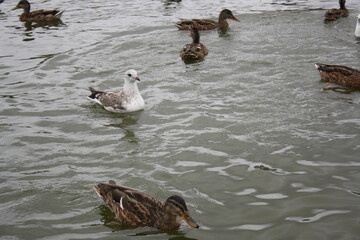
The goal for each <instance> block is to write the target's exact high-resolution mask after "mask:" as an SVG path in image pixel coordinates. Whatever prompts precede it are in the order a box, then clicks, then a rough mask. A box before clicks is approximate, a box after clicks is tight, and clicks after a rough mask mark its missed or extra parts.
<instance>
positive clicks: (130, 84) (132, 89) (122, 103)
mask: <svg viewBox="0 0 360 240" xmlns="http://www.w3.org/2000/svg"><path fill="white" fill-rule="evenodd" d="M139 81H140V78H139V77H138V74H137V72H136V70H134V69H129V70H127V71H126V72H125V77H124V87H123V89H122V90H119V91H113V92H104V91H98V90H95V89H94V88H92V87H89V90H90V92H91V94H90V95H89V96H88V98H89V99H90V100H91V101H93V102H96V103H98V104H100V105H101V106H103V107H104V108H105V109H106V110H107V111H110V112H115V113H124V112H135V111H139V110H142V109H144V107H145V102H144V99H143V98H142V96H141V94H140V91H139V88H138V86H137V82H139Z"/></svg>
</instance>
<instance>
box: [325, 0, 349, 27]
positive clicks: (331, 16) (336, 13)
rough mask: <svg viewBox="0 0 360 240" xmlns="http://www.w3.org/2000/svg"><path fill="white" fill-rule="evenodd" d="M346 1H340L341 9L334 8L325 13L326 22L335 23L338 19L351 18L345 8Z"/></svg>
mask: <svg viewBox="0 0 360 240" xmlns="http://www.w3.org/2000/svg"><path fill="white" fill-rule="evenodd" d="M345 2H346V0H339V5H340V8H339V9H336V8H332V9H330V10H328V11H327V12H326V13H325V20H324V21H325V22H331V21H335V20H336V19H338V18H342V17H347V16H349V10H348V9H347V8H346V7H345Z"/></svg>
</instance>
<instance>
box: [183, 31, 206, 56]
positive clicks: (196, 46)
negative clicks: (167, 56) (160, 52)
mask: <svg viewBox="0 0 360 240" xmlns="http://www.w3.org/2000/svg"><path fill="white" fill-rule="evenodd" d="M191 37H192V39H193V42H192V43H188V44H186V45H185V46H184V47H183V48H182V49H181V51H180V57H181V59H182V60H183V61H201V60H203V59H204V57H205V56H206V55H207V54H208V52H209V51H208V49H207V48H206V46H205V45H204V44H202V43H201V42H200V34H199V30H198V29H197V28H196V27H192V28H191Z"/></svg>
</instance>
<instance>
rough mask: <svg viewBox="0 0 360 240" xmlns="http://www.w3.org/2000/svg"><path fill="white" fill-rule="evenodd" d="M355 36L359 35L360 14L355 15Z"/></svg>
mask: <svg viewBox="0 0 360 240" xmlns="http://www.w3.org/2000/svg"><path fill="white" fill-rule="evenodd" d="M355 37H360V14H359V15H358V16H357V21H356V28H355Z"/></svg>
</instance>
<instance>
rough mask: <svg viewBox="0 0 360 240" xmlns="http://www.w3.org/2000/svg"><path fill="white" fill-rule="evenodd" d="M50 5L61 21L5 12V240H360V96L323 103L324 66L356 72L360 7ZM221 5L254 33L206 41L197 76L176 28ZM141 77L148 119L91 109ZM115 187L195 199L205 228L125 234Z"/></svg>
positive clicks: (0, 123) (0, 17) (1, 226)
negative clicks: (98, 90)
mask: <svg viewBox="0 0 360 240" xmlns="http://www.w3.org/2000/svg"><path fill="white" fill-rule="evenodd" d="M46 3H47V4H46V5H47V7H49V8H55V7H58V6H61V9H65V13H64V15H63V19H62V21H63V23H60V24H59V25H54V26H53V25H51V26H49V25H48V26H37V25H34V24H31V25H29V26H26V25H25V24H24V23H22V22H20V21H19V19H18V16H17V14H16V13H14V12H10V11H8V9H11V8H12V7H13V4H14V2H12V1H4V2H3V3H2V4H1V5H0V10H1V12H0V21H1V24H0V29H1V35H0V38H1V40H2V41H1V47H0V59H1V63H0V79H1V82H2V88H1V89H0V99H1V104H2V105H1V109H0V132H1V136H0V151H1V158H0V172H1V174H0V189H1V191H0V215H1V216H2V217H1V218H0V232H1V236H2V237H3V238H9V239H75V238H76V239H119V238H121V239H127V238H131V239H141V238H144V236H146V238H153V239H207V240H211V239H222V238H224V239H238V238H239V236H241V238H244V239H254V240H256V239H264V236H266V238H267V239H305V237H304V235H303V234H304V227H306V239H318V238H319V236H321V237H323V238H326V239H332V238H334V236H337V238H342V239H354V238H356V237H357V236H358V235H359V234H358V233H359V230H358V226H357V225H356V224H354V222H356V221H357V219H358V212H359V210H360V208H359V196H360V194H359V192H360V179H359V169H358V168H359V164H360V163H359V161H360V160H359V157H358V156H359V155H360V145H359V142H360V133H359V127H360V111H359V110H360V109H359V106H360V92H359V91H353V89H349V88H342V87H340V86H336V88H335V89H333V91H324V90H323V89H322V88H323V87H324V83H322V82H320V81H319V80H320V77H319V74H318V72H317V70H316V69H315V68H314V63H315V62H324V63H329V64H341V65H348V66H353V67H355V68H356V67H357V65H358V63H359V56H358V53H359V51H360V48H359V47H360V45H359V39H356V38H354V29H355V24H356V16H357V12H356V9H359V7H360V2H358V1H348V2H347V4H348V8H349V9H350V16H349V17H348V18H344V19H341V20H339V21H336V22H333V23H331V24H326V25H324V23H323V15H324V12H325V10H317V9H329V8H332V7H336V5H337V3H336V4H335V5H334V2H330V1H310V0H309V1H302V0H298V1H281V0H280V1H273V0H264V1H226V2H221V1H211V2H208V1H202V2H199V1H190V0H187V1H181V2H172V1H166V0H159V1H144V0H135V1H127V2H124V1H112V0H110V1H105V2H104V1H97V0H90V1H88V2H87V4H85V5H84V4H79V3H78V2H75V1H73V0H69V1H62V2H61V1H59V0H52V1H47V2H46ZM35 4H38V6H34V9H40V8H41V5H42V4H41V3H40V2H38V3H35ZM223 8H229V9H231V10H233V12H234V14H235V15H236V16H238V17H239V19H240V20H241V22H239V23H236V24H233V23H230V28H229V29H228V30H227V31H226V32H221V31H217V30H214V31H202V32H201V41H202V42H203V43H204V44H205V45H206V46H207V47H208V49H209V54H208V56H207V57H206V59H205V61H203V62H201V63H196V64H191V65H185V64H184V63H183V62H182V60H181V58H180V57H179V50H180V49H181V47H183V46H184V44H185V43H186V41H187V39H189V38H188V33H187V32H186V31H178V30H177V29H176V27H175V26H174V23H175V22H177V21H178V20H179V19H180V18H194V17H201V18H210V19H214V20H216V18H217V17H218V12H219V10H221V9H223ZM288 10H295V11H288ZM308 10H314V11H308ZM129 68H134V69H137V70H138V71H139V72H140V73H141V75H142V76H143V78H142V80H143V79H144V81H142V82H141V87H140V91H141V93H142V95H143V97H144V99H145V102H146V107H145V110H144V111H139V112H136V113H131V114H114V113H110V112H107V111H106V110H104V109H103V108H102V107H101V106H98V105H96V104H93V103H89V102H88V100H87V99H86V97H87V95H88V94H89V92H88V90H87V88H88V86H91V85H101V86H105V87H106V88H108V89H113V88H119V87H120V86H122V82H123V80H122V73H123V72H124V70H126V69H129ZM119 74H120V76H119ZM109 179H114V180H117V181H119V182H121V184H124V185H128V186H132V187H134V188H136V189H141V191H144V192H148V193H149V194H151V195H152V196H154V197H156V198H157V199H166V197H167V196H170V195H172V194H178V195H181V196H183V197H184V198H185V199H186V202H187V203H188V208H189V209H191V213H192V215H193V217H194V219H196V220H197V221H198V222H199V223H200V224H201V228H200V229H191V228H190V227H188V226H186V225H185V224H184V223H182V225H181V227H180V228H179V229H178V230H176V231H172V232H166V233H164V232H161V231H157V230H156V229H151V228H138V229H131V228H130V229H129V228H124V226H121V225H119V224H118V223H117V222H116V220H114V215H113V213H112V212H111V211H110V209H109V208H108V207H106V206H105V205H103V204H102V202H101V199H99V198H98V196H97V195H96V194H95V192H94V191H93V190H92V189H91V187H92V186H93V185H94V184H96V183H97V182H103V181H108V180H109ZM94 208H95V210H94ZM301 236H303V237H301Z"/></svg>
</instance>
